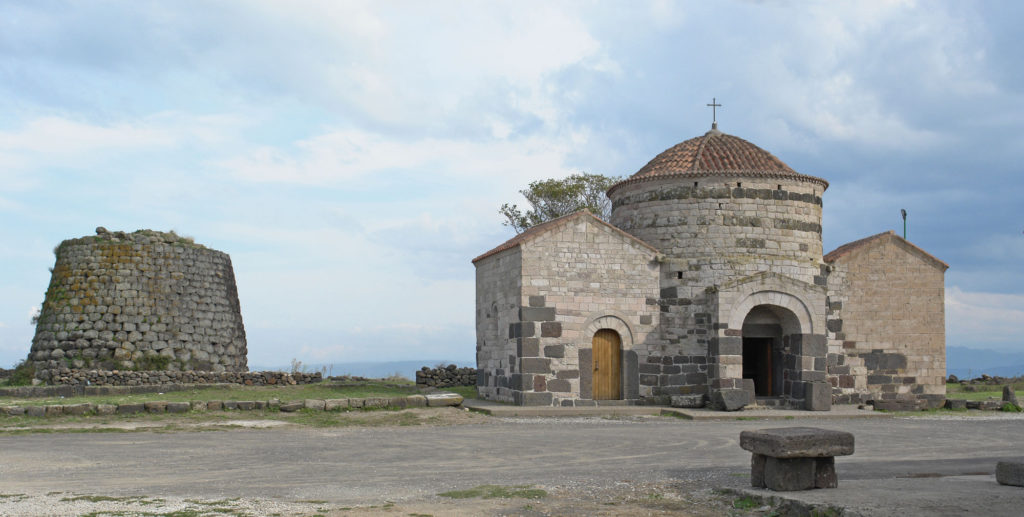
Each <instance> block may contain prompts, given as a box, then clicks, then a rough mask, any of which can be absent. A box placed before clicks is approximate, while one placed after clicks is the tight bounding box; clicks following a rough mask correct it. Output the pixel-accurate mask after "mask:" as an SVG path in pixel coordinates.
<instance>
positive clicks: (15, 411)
mask: <svg viewBox="0 0 1024 517" xmlns="http://www.w3.org/2000/svg"><path fill="white" fill-rule="evenodd" d="M460 404H462V396H460V395H458V394H455V393H435V394H429V395H409V396H405V397H390V398H372V397H371V398H347V399H306V400H294V401H284V402H282V401H281V400H279V399H270V400H194V401H192V402H168V401H150V402H130V403H125V404H93V403H90V402H83V403H81V404H50V405H45V406H0V415H6V416H60V415H114V414H118V415H132V414H136V413H188V412H190V411H197V412H206V411H252V410H272V411H281V412H284V413H292V412H295V411H298V410H300V409H310V410H313V411H348V410H352V409H375V408H395V409H405V408H414V407H445V406H458V405H460Z"/></svg>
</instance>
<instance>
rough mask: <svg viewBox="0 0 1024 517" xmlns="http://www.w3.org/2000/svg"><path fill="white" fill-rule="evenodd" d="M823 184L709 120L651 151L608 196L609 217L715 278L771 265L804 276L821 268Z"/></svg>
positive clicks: (672, 259)
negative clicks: (696, 132)
mask: <svg viewBox="0 0 1024 517" xmlns="http://www.w3.org/2000/svg"><path fill="white" fill-rule="evenodd" d="M826 188H828V182H826V181H825V180H823V179H821V178H817V177H814V176H808V175H805V174H800V173H798V172H796V171H794V170H793V169H792V168H790V167H789V166H788V165H786V164H785V163H783V162H782V160H779V159H778V158H777V157H775V156H774V155H772V154H771V153H769V152H768V151H765V150H764V149H761V148H760V147H758V146H756V145H754V144H752V143H750V142H748V141H746V140H744V139H742V138H739V137H736V136H733V135H728V134H725V133H723V132H721V131H719V130H718V129H717V127H713V128H712V130H711V131H708V132H707V133H705V134H704V135H703V136H699V137H697V138H692V139H690V140H686V141H685V142H682V143H680V144H677V145H675V146H673V147H671V148H669V149H667V150H665V151H664V152H662V153H661V154H659V155H658V156H656V157H654V159H652V160H651V161H650V162H649V163H647V165H645V166H644V167H643V168H641V169H640V170H639V171H638V172H637V173H636V174H634V175H632V176H631V177H629V178H628V179H626V180H624V181H622V182H619V183H618V184H616V185H614V186H612V188H611V189H609V191H608V197H610V198H611V200H612V216H611V223H612V224H613V225H615V226H617V227H619V228H621V229H622V230H625V231H626V232H628V233H630V234H632V235H634V236H636V237H637V238H639V239H641V240H643V241H644V242H647V243H649V244H651V245H652V246H654V247H656V248H657V249H658V250H659V251H661V252H662V253H663V254H664V255H665V256H666V258H667V259H668V260H669V261H670V262H674V263H675V266H680V267H679V269H680V271H681V272H682V271H697V270H704V275H707V274H708V273H709V271H708V270H711V271H716V273H714V274H713V276H715V277H716V278H715V279H714V283H716V284H717V283H720V282H723V281H727V280H728V278H729V277H733V276H747V275H751V274H755V273H757V272H760V271H766V270H774V271H776V272H785V273H786V274H788V275H789V276H792V277H794V278H799V279H801V280H804V281H806V282H808V283H811V282H813V277H814V276H815V275H819V274H820V273H819V266H820V264H821V257H822V243H821V208H822V204H821V195H822V194H823V193H824V191H825V189H826ZM680 274H682V273H680ZM704 275H702V276H704Z"/></svg>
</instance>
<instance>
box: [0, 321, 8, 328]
mask: <svg viewBox="0 0 1024 517" xmlns="http://www.w3.org/2000/svg"><path fill="white" fill-rule="evenodd" d="M6 327H7V324H6V323H4V322H2V321H0V329H2V328H6Z"/></svg>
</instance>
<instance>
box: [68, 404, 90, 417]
mask: <svg viewBox="0 0 1024 517" xmlns="http://www.w3.org/2000/svg"><path fill="white" fill-rule="evenodd" d="M94 409H95V406H94V405H93V404H89V403H83V404H70V405H66V406H64V414H65V415H84V414H86V413H92V411H93V410H94Z"/></svg>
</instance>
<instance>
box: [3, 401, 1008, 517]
mask: <svg viewBox="0 0 1024 517" xmlns="http://www.w3.org/2000/svg"><path fill="white" fill-rule="evenodd" d="M453 411H455V410H453ZM452 418H453V420H455V419H460V418H462V416H461V415H459V416H453V417H452ZM465 418H466V420H465V421H463V423H462V424H461V425H426V426H423V425H420V426H395V427H346V428H325V429H311V428H300V427H295V426H285V427H280V428H270V429H237V430H232V431H230V432H203V433H195V432H178V433H152V432H136V433H99V434H97V433H80V432H79V433H48V434H26V435H14V436H0V451H2V452H0V458H2V461H0V493H2V494H6V495H10V496H12V497H0V514H4V515H8V514H11V515H13V514H18V513H17V512H18V511H19V510H18V508H17V505H18V504H19V503H17V502H16V501H15V500H16V499H19V497H20V498H21V499H22V500H23V501H27V502H32V500H33V498H45V497H57V498H67V497H72V496H70V495H69V494H84V495H93V496H96V495H99V496H105V497H113V498H131V497H134V498H162V499H165V500H167V501H172V500H182V501H183V500H185V499H194V500H201V501H207V502H210V501H213V502H217V501H223V500H228V499H234V498H241V501H243V502H247V503H250V502H251V503H254V504H256V503H259V502H260V501H264V502H266V504H271V503H273V504H285V505H299V506H295V507H294V508H292V510H294V511H292V510H288V511H283V512H282V513H284V514H299V515H303V514H305V515H314V514H317V513H319V514H323V515H331V514H338V515H349V514H351V513H346V512H360V513H367V514H394V515H410V514H430V515H458V514H460V513H465V512H468V513H465V514H472V515H487V514H491V515H545V514H555V515H600V514H606V515H616V514H626V513H632V511H633V510H635V511H637V512H641V513H640V514H651V515H659V514H666V515H669V514H696V515H704V514H707V515H714V514H720V513H721V512H722V511H724V509H725V506H723V505H724V504H728V503H730V502H731V499H730V498H728V497H723V496H719V495H716V494H715V493H714V492H711V490H710V489H712V488H718V487H736V488H741V487H744V486H747V485H748V484H749V478H748V474H749V461H750V460H749V454H748V453H746V452H745V451H743V450H741V449H740V448H739V446H738V445H737V439H738V436H739V433H740V431H741V430H743V429H752V428H760V427H776V426H784V425H793V424H792V423H786V424H780V423H778V422H773V423H766V422H759V421H723V422H690V421H684V420H677V419H670V418H664V417H642V418H626V419H615V420H608V419H601V418H556V419H528V418H520V419H516V418H510V419H495V418H486V417H480V416H479V415H474V416H466V417H465ZM1022 423H1024V421H1021V420H979V419H965V420H916V419H887V420H885V421H882V422H877V421H857V420H840V421H836V420H832V421H815V420H805V421H800V422H799V423H798V424H799V425H812V426H818V427H832V428H841V429H846V430H849V431H851V432H853V433H854V435H855V436H856V437H857V453H856V454H855V455H854V456H852V457H849V458H843V459H841V460H839V461H837V468H838V471H839V476H840V479H841V480H868V479H875V478H878V477H880V476H892V477H901V476H903V477H906V476H914V475H918V476H952V475H957V474H964V473H971V472H978V471H979V469H989V468H990V467H991V466H992V465H994V461H995V459H996V458H998V457H1002V456H1013V455H1018V454H1019V452H1018V451H1019V446H1018V440H1017V438H1018V436H1019V434H1020V430H1021V429H1022V427H1021V426H1022ZM479 485H499V486H502V487H512V486H519V485H523V486H530V487H539V488H540V489H543V490H545V491H546V492H547V493H548V495H547V496H546V497H543V498H540V499H536V500H533V499H481V498H473V499H458V500H454V499H449V498H445V497H441V496H439V495H438V494H441V493H444V492H448V491H452V490H466V489H471V488H474V487H477V486H479ZM50 492H59V494H55V495H52V496H46V494H47V493H50ZM18 494H23V496H18V497H15V496H16V495H18ZM302 501H316V503H302ZM36 502H40V501H36ZM75 502H76V503H77V504H79V505H80V506H79V507H74V508H75V509H74V511H81V514H85V513H88V511H91V510H87V508H86V506H85V504H86V503H89V501H84V500H79V501H75ZM106 502H107V503H109V504H114V503H115V502H116V501H106ZM99 503H102V501H101V502H99ZM41 504H45V502H42V503H41ZM90 504H91V503H90ZM302 505H308V506H302ZM151 506H152V505H151ZM53 508H55V506H51V509H53ZM156 508H157V507H155V506H154V507H152V508H151V509H150V510H146V511H149V512H150V513H155V512H154V510H155V509H156ZM346 508H347V509H348V510H346ZM627 510H628V511H627ZM161 511H163V510H161ZM708 512H710V513H708ZM165 513H167V512H165ZM165 513H155V514H156V515H164V514H165ZM270 513H273V512H270ZM246 514H251V515H259V514H265V512H263V511H250V510H244V509H238V510H237V511H235V513H225V514H224V515H246ZM27 515H33V514H32V513H27ZM71 515H74V514H73V513H72V514H71ZM199 515H215V514H211V513H206V514H199Z"/></svg>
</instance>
